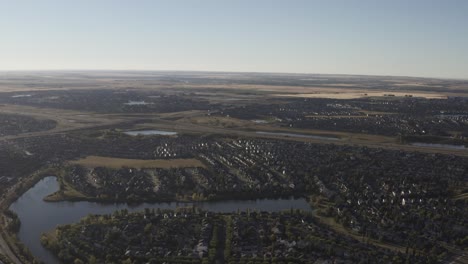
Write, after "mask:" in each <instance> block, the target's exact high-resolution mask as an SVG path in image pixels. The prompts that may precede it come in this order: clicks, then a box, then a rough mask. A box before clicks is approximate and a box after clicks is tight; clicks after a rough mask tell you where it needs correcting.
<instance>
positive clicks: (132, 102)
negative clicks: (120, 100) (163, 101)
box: [124, 101, 153, 105]
mask: <svg viewBox="0 0 468 264" xmlns="http://www.w3.org/2000/svg"><path fill="white" fill-rule="evenodd" d="M149 104H153V103H147V102H145V101H128V103H124V105H149Z"/></svg>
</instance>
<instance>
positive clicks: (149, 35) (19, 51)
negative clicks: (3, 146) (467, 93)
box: [0, 0, 468, 80]
mask: <svg viewBox="0 0 468 264" xmlns="http://www.w3.org/2000/svg"><path fill="white" fill-rule="evenodd" d="M467 11H468V2H466V1H459V0H449V1H435V0H430V1H423V0H415V1H411V2H408V1H402V0H397V1H391V2H388V1H370V0H364V1H357V0H356V1H337V0H336V1H305V0H304V1H303V0H293V1H279V0H278V1H265V0H259V1H255V2H252V1H243V0H241V1H212V0H206V1H190V0H187V1H179V0H176V1H146V0H142V1H124V0H116V1H110V0H103V1H90V0H83V1H79V2H78V1H58V0H44V1H14V2H13V1H2V0H0V30H1V31H2V33H3V37H2V46H1V47H0V58H2V59H1V60H0V70H1V71H2V72H5V71H59V70H60V71H62V70H64V71H83V70H84V71H93V70H104V71H182V72H183V71H197V72H205V71H207V72H210V71H211V72H256V73H287V74H295V73H299V74H332V75H336V74H340V75H370V76H408V77H427V78H445V79H463V80H466V79H468V72H467V71H466V69H467V68H468V50H467V49H466V47H467V46H468V34H466V28H467V26H468V17H467V16H466V13H468V12H467Z"/></svg>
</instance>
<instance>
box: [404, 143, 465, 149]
mask: <svg viewBox="0 0 468 264" xmlns="http://www.w3.org/2000/svg"><path fill="white" fill-rule="evenodd" d="M411 145H413V146H418V147H426V148H444V149H458V150H464V149H467V148H466V147H465V146H464V145H450V144H434V143H411Z"/></svg>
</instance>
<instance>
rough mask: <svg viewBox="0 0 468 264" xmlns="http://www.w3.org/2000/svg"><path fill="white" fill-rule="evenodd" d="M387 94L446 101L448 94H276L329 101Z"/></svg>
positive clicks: (384, 94) (356, 92) (345, 92)
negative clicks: (329, 99) (327, 99)
mask: <svg viewBox="0 0 468 264" xmlns="http://www.w3.org/2000/svg"><path fill="white" fill-rule="evenodd" d="M389 94H391V95H393V96H395V97H405V96H411V97H421V98H426V99H447V96H448V94H447V95H446V94H445V93H443V94H439V93H421V92H413V91H408V92H362V91H346V90H342V91H339V92H335V93H329V92H317V93H301V94H276V96H281V97H299V98H331V99H356V98H366V97H391V96H388V95H389Z"/></svg>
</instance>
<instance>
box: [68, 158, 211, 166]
mask: <svg viewBox="0 0 468 264" xmlns="http://www.w3.org/2000/svg"><path fill="white" fill-rule="evenodd" d="M70 163H71V164H77V165H82V166H85V167H90V168H95V167H107V168H113V169H120V168H123V167H130V168H137V169H143V168H161V169H169V168H188V167H202V168H204V167H205V165H204V164H203V163H202V162H201V161H199V160H197V159H169V160H162V159H158V160H140V159H120V158H110V157H101V156H88V157H86V158H84V159H80V160H76V161H71V162H70Z"/></svg>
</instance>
